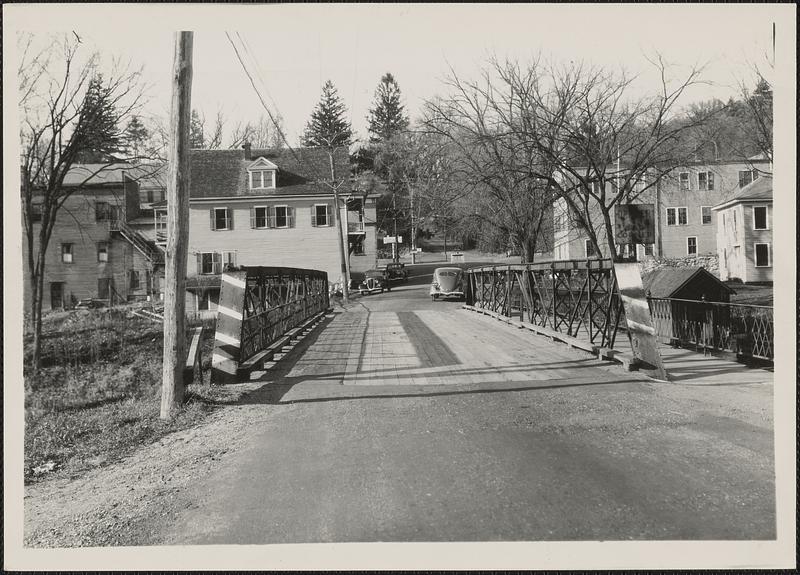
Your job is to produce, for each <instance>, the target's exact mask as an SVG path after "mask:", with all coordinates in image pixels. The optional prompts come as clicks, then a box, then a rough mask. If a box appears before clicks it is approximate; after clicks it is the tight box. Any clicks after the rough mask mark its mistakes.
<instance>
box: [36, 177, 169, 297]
mask: <svg viewBox="0 0 800 575" xmlns="http://www.w3.org/2000/svg"><path fill="white" fill-rule="evenodd" d="M137 175H141V174H140V173H138V172H137V170H136V168H134V167H132V166H130V165H127V164H115V165H108V164H80V165H76V166H74V167H73V168H72V169H70V171H69V172H68V173H67V174H66V176H65V177H64V183H63V185H64V186H65V187H74V188H75V191H74V192H73V193H72V194H71V195H70V197H69V198H68V199H67V200H66V201H65V202H64V204H63V205H62V206H61V208H60V209H59V211H58V214H57V217H56V222H55V224H54V226H53V231H52V236H51V238H50V242H49V244H48V249H47V253H46V255H45V257H46V264H45V272H44V294H43V301H42V309H45V310H48V309H60V308H64V307H71V306H73V305H75V304H77V303H78V302H79V301H81V300H88V299H95V300H102V301H104V302H107V303H112V302H122V301H129V300H138V299H146V298H147V296H149V295H153V294H156V293H158V291H159V280H158V278H159V275H160V274H161V272H162V270H163V257H162V252H161V251H160V250H159V249H157V248H156V246H155V244H154V243H153V242H151V241H148V239H147V238H146V237H144V236H142V235H141V234H140V233H139V232H137V231H136V230H135V229H134V228H133V227H132V226H130V225H129V222H130V221H132V220H135V219H136V218H137V217H139V214H140V212H141V210H140V203H139V191H140V190H139V183H138V181H137V179H136V176H137ZM32 210H33V219H34V238H35V239H34V241H38V236H39V225H41V224H38V223H37V222H40V221H41V199H37V197H36V195H35V194H34V199H33V204H32ZM37 214H38V216H37ZM151 227H152V226H151ZM23 243H24V246H23V249H24V250H26V251H25V253H27V243H26V238H25V235H24V234H23ZM23 278H24V280H23V292H24V298H25V303H26V309H27V308H28V307H29V303H30V293H31V291H30V288H31V283H30V281H31V278H30V276H29V273H28V269H27V267H25V269H24V274H23Z"/></svg>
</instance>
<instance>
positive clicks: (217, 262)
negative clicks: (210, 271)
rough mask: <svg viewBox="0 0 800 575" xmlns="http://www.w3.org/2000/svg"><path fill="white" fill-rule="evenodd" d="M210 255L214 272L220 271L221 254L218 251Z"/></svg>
mask: <svg viewBox="0 0 800 575" xmlns="http://www.w3.org/2000/svg"><path fill="white" fill-rule="evenodd" d="M211 257H212V261H213V264H212V265H213V268H214V273H215V274H218V273H222V254H221V253H219V252H214V255H213V256H211Z"/></svg>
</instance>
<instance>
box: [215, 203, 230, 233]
mask: <svg viewBox="0 0 800 575" xmlns="http://www.w3.org/2000/svg"><path fill="white" fill-rule="evenodd" d="M211 229H212V230H215V231H220V230H232V229H233V219H232V218H231V217H230V210H229V209H228V208H214V209H212V210H211Z"/></svg>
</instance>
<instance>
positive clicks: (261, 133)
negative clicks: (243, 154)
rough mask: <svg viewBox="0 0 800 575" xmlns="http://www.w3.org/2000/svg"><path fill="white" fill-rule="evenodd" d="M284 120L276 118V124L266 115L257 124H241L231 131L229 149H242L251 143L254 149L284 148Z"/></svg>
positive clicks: (279, 117)
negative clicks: (244, 145) (247, 143)
mask: <svg viewBox="0 0 800 575" xmlns="http://www.w3.org/2000/svg"><path fill="white" fill-rule="evenodd" d="M282 133H283V118H282V117H281V116H276V118H275V122H273V121H272V119H271V118H268V117H266V116H264V115H261V117H259V119H258V121H256V122H245V123H242V122H239V123H238V124H237V125H236V126H235V127H234V128H233V130H232V131H231V135H230V139H229V142H230V143H229V145H228V147H229V148H238V147H241V146H242V145H243V144H244V143H245V142H250V144H251V145H252V146H253V147H254V148H272V149H279V148H283V147H284V141H283V135H282Z"/></svg>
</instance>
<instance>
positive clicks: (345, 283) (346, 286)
mask: <svg viewBox="0 0 800 575" xmlns="http://www.w3.org/2000/svg"><path fill="white" fill-rule="evenodd" d="M334 150H335V149H333V148H329V149H328V159H329V160H330V167H331V187H332V188H333V203H334V204H336V210H335V212H336V228H337V230H338V233H339V259H340V260H341V271H342V302H343V303H347V302H348V301H350V270H349V266H348V265H347V264H348V261H347V260H348V255H349V254H348V252H349V250H348V251H345V245H344V233H343V231H342V208H341V206H340V205H339V184H337V183H336V164H335V162H334V161H333V153H334Z"/></svg>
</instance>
